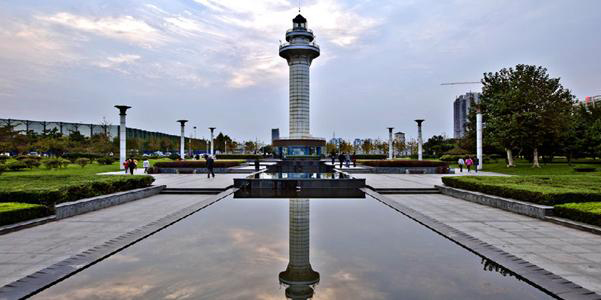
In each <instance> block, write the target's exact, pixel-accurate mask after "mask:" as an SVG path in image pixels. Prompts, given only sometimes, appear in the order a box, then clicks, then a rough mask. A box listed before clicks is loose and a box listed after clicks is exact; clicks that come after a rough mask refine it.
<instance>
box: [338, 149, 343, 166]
mask: <svg viewBox="0 0 601 300" xmlns="http://www.w3.org/2000/svg"><path fill="white" fill-rule="evenodd" d="M338 161H339V162H340V168H341V169H342V163H343V162H344V153H342V152H341V153H340V154H339V155H338Z"/></svg>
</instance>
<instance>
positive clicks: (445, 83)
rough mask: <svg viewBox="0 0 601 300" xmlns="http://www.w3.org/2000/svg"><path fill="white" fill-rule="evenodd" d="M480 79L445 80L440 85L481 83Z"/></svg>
mask: <svg viewBox="0 0 601 300" xmlns="http://www.w3.org/2000/svg"><path fill="white" fill-rule="evenodd" d="M481 83H482V82H480V81H463V82H443V83H441V84H440V85H457V84H481Z"/></svg>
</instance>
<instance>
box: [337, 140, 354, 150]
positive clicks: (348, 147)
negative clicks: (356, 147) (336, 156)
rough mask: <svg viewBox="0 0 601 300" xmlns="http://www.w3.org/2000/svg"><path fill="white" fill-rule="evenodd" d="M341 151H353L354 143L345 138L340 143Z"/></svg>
mask: <svg viewBox="0 0 601 300" xmlns="http://www.w3.org/2000/svg"><path fill="white" fill-rule="evenodd" d="M340 152H344V153H352V152H353V145H352V144H351V143H349V142H347V141H345V140H343V141H342V142H341V143H340Z"/></svg>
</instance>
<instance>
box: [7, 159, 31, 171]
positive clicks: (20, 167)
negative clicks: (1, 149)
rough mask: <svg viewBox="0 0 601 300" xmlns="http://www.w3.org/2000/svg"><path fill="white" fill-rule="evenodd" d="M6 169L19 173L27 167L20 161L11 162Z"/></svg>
mask: <svg viewBox="0 0 601 300" xmlns="http://www.w3.org/2000/svg"><path fill="white" fill-rule="evenodd" d="M7 167H8V169H9V170H11V171H21V170H23V169H25V168H27V165H26V164H25V163H24V162H22V161H19V160H18V161H13V162H12V163H9V164H8V165H7Z"/></svg>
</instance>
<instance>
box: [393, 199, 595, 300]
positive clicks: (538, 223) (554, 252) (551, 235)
mask: <svg viewBox="0 0 601 300" xmlns="http://www.w3.org/2000/svg"><path fill="white" fill-rule="evenodd" d="M387 196H388V197H389V198H390V199H393V200H395V201H397V202H399V203H401V204H403V205H406V206H408V207H410V208H412V209H415V210H417V211H419V212H421V213H423V214H425V215H427V216H429V217H432V218H434V219H436V220H438V221H441V222H443V223H445V224H447V225H449V226H451V227H454V228H456V229H458V230H460V231H462V232H464V233H466V234H468V235H471V236H473V237H476V238H478V239H480V240H482V241H484V242H486V243H489V244H491V245H493V246H495V247H498V248H500V249H502V250H504V251H505V252H507V253H510V254H512V255H515V256H517V257H519V258H522V259H524V260H526V261H529V262H530V263H533V264H535V265H537V266H539V267H541V268H544V269H546V270H547V271H549V272H552V273H554V274H556V275H559V276H562V277H564V278H566V279H568V280H571V281H573V282H574V283H576V284H578V285H581V286H583V287H584V288H587V289H589V290H592V291H594V292H596V293H598V294H601V236H599V235H595V234H592V233H588V232H584V231H580V230H577V229H572V228H568V227H565V226H562V225H558V224H554V223H550V222H546V221H542V220H539V219H535V218H530V217H526V216H522V215H518V214H514V213H511V212H507V211H504V210H500V209H496V208H492V207H488V206H483V205H480V204H476V203H472V202H468V201H464V200H460V199H456V198H453V197H449V196H445V195H440V194H433V195H387Z"/></svg>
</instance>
